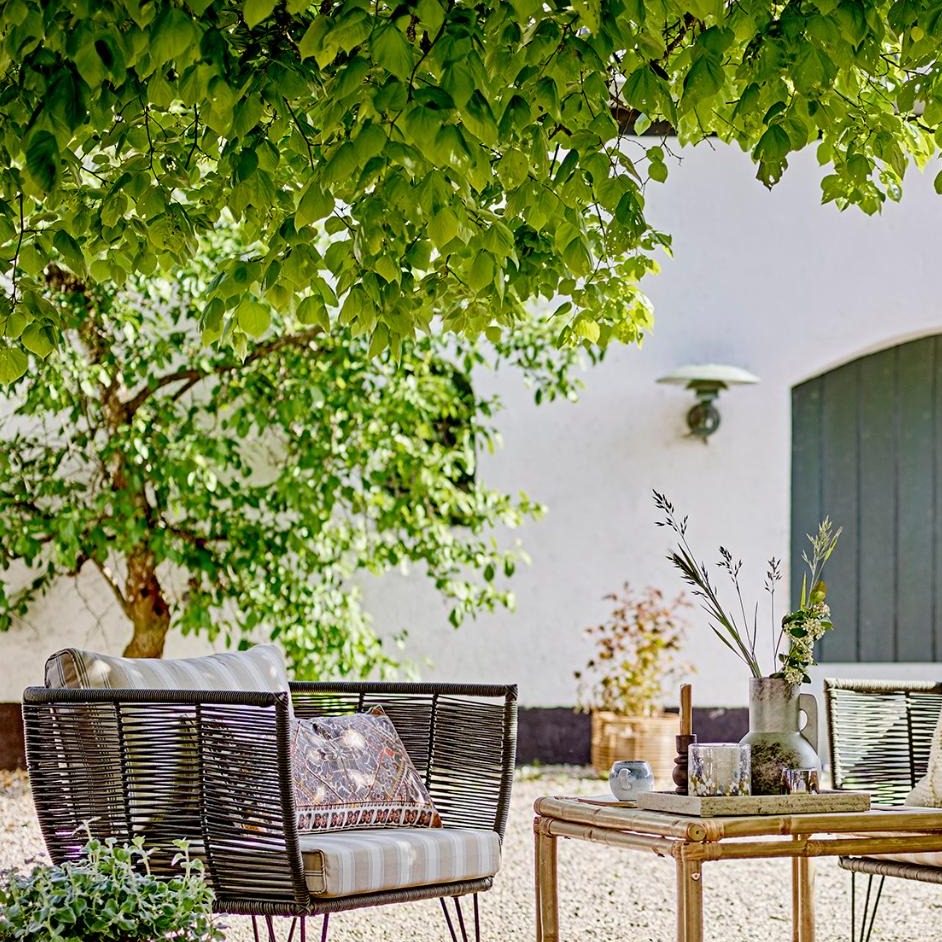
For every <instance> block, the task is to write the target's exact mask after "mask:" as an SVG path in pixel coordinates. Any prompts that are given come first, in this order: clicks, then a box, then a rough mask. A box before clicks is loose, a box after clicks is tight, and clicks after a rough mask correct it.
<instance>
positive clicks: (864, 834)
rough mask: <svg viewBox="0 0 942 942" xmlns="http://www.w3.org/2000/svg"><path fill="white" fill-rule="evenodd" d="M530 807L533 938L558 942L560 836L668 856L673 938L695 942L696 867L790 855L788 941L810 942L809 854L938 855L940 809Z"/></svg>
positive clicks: (699, 904)
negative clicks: (726, 811) (721, 811)
mask: <svg viewBox="0 0 942 942" xmlns="http://www.w3.org/2000/svg"><path fill="white" fill-rule="evenodd" d="M533 807H534V810H535V811H536V818H535V819H534V821H533V832H534V843H535V852H536V939H537V942H559V938H560V935H559V906H558V899H557V870H556V839H557V838H559V837H570V838H576V839H578V840H582V841H589V842H590V843H597V844H609V845H611V846H613V847H623V848H625V849H626V850H642V851H647V852H649V853H650V852H651V851H653V852H654V853H656V854H658V855H659V856H662V857H673V858H674V861H675V864H676V874H677V904H676V905H677V940H678V942H702V939H703V883H702V879H701V876H702V873H701V871H702V867H703V864H704V862H705V861H708V860H735V859H740V860H741V859H747V858H766V857H788V858H791V861H792V920H793V922H792V926H793V928H792V939H793V942H814V874H813V867H812V860H813V858H814V857H832V856H845V855H850V856H872V855H874V854H886V853H901V852H907V853H914V852H917V851H942V809H939V808H906V809H891V808H874V809H871V810H869V811H842V812H831V813H827V814H824V813H814V814H794V813H789V814H773V815H767V814H763V815H752V814H750V815H741V816H735V817H732V816H730V817H702V818H701V817H691V816H686V815H680V814H677V813H670V812H665V811H651V810H640V809H638V808H632V807H624V806H622V805H616V804H611V805H607V806H606V805H604V804H598V803H591V802H590V801H589V800H586V799H578V798H553V797H544V798H538V799H537V800H536V802H534V806H533Z"/></svg>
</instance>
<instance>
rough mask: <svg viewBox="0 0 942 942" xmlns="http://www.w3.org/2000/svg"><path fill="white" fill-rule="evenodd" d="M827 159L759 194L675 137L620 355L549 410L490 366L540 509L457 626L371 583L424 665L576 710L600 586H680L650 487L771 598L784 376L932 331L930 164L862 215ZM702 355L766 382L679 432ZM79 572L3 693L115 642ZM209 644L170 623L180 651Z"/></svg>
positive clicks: (710, 548) (710, 683)
mask: <svg viewBox="0 0 942 942" xmlns="http://www.w3.org/2000/svg"><path fill="white" fill-rule="evenodd" d="M820 173H821V171H820V169H819V168H818V167H817V165H816V164H815V161H814V158H813V155H811V154H808V155H804V156H803V157H801V158H799V159H795V160H793V166H792V168H791V169H790V170H789V171H788V173H787V174H786V176H785V178H784V180H783V181H782V183H781V184H780V185H779V186H777V187H776V189H775V190H774V191H772V192H768V191H766V190H765V189H764V188H763V187H762V186H761V185H760V184H759V183H758V182H757V181H755V179H754V169H753V168H752V167H751V165H750V164H749V161H748V159H747V158H746V157H745V156H743V155H741V154H740V153H739V152H738V151H735V150H731V149H727V148H724V147H722V146H721V145H716V146H714V147H710V146H701V147H699V148H697V149H695V150H689V151H685V152H684V153H683V159H682V161H681V164H680V166H675V167H673V168H672V173H671V177H670V179H669V181H668V183H667V184H665V185H663V186H654V187H652V188H651V189H650V191H649V194H648V199H649V213H650V217H651V218H652V219H653V220H655V221H656V222H657V223H658V224H659V225H660V226H661V227H662V228H663V229H665V230H667V231H669V232H671V233H672V234H673V237H674V257H673V259H665V260H664V264H663V272H662V273H661V275H659V276H658V277H656V278H654V279H651V280H650V282H649V283H648V285H647V289H648V293H649V295H650V296H651V298H652V299H653V301H654V303H655V307H656V318H657V321H656V327H655V330H654V331H653V333H652V334H651V336H650V337H649V338H648V339H647V341H646V342H645V344H644V346H643V348H642V349H640V350H638V349H633V348H632V349H617V350H612V351H611V352H610V354H609V355H608V356H607V358H606V360H605V361H604V362H603V364H601V365H600V366H598V367H596V368H594V369H593V370H592V371H591V372H588V373H587V374H586V376H585V383H586V389H585V391H584V393H583V395H582V398H581V401H580V402H579V403H577V404H570V403H554V404H551V405H545V406H541V407H539V408H537V407H535V406H534V405H533V404H532V400H531V398H530V394H529V393H528V392H527V391H526V390H525V389H524V388H523V387H522V385H521V384H520V383H519V381H518V380H517V379H516V378H515V377H513V376H512V375H511V374H509V373H507V374H498V375H497V376H496V377H494V378H493V379H491V380H489V381H488V382H492V383H494V384H495V387H496V388H498V389H500V391H501V392H502V393H503V395H504V398H505V401H506V403H507V409H506V411H505V412H504V413H502V415H501V416H500V417H499V424H500V426H501V428H502V430H503V436H504V443H505V444H504V448H503V450H502V451H501V452H499V453H498V454H497V455H495V456H493V457H485V458H483V459H482V469H483V471H482V473H483V474H484V475H485V476H486V478H487V480H489V481H490V482H492V483H494V484H496V485H499V486H502V487H505V488H508V489H510V490H512V491H516V490H518V489H522V490H525V491H527V492H528V493H529V494H530V495H531V496H533V497H534V498H536V499H538V500H540V501H542V502H544V503H546V504H547V505H548V507H549V513H548V514H547V516H546V517H545V518H544V519H543V520H542V521H539V522H537V523H534V524H530V525H528V526H527V527H525V528H524V529H522V530H521V531H520V533H519V534H518V535H519V536H520V538H521V539H522V540H523V542H524V544H525V547H526V549H527V551H528V552H529V554H530V556H531V557H532V564H531V565H530V566H528V567H523V568H521V569H520V570H518V574H517V576H516V577H515V578H514V581H513V585H514V589H515V592H516V594H517V598H518V605H517V610H516V612H515V613H512V614H510V613H497V614H494V615H490V616H486V617H482V618H481V619H479V620H478V621H477V622H474V623H468V624H466V625H465V626H463V627H462V628H461V629H460V630H458V631H455V630H453V629H451V628H449V627H448V625H447V622H446V621H445V611H444V609H443V607H442V605H441V603H440V602H439V601H438V600H437V599H436V598H435V596H434V595H433V594H432V593H431V592H430V591H429V590H428V589H426V588H425V587H424V586H422V585H421V584H420V583H419V582H418V580H410V579H404V578H403V579H394V580H393V581H392V584H390V583H389V582H385V583H383V584H382V585H371V586H368V587H367V588H368V592H367V597H368V599H369V602H370V605H371V608H372V611H373V614H374V616H375V619H376V624H377V626H378V627H380V628H388V629H389V630H390V631H395V630H399V629H400V628H402V627H408V628H409V639H408V646H407V648H406V650H405V651H404V652H403V653H404V655H405V656H407V657H411V658H412V659H413V660H416V661H418V662H420V663H424V662H425V661H430V662H431V663H430V664H427V665H424V666H423V667H422V675H423V676H424V677H426V678H428V679H468V680H480V681H495V682H496V681H514V682H516V683H518V684H519V685H520V699H521V703H522V704H523V705H526V706H559V705H571V704H572V703H573V702H574V700H575V682H574V680H573V676H572V672H573V670H574V668H576V667H578V666H581V665H582V663H583V662H584V661H585V659H586V657H587V655H588V648H587V646H586V643H585V641H584V639H583V637H582V632H581V629H582V628H583V627H584V626H585V625H588V624H590V623H593V622H596V621H598V620H600V619H601V618H603V617H604V616H605V615H606V614H607V606H606V604H605V603H604V602H603V601H602V596H603V595H604V594H605V593H606V592H609V591H612V590H613V589H615V588H617V587H618V586H619V585H620V584H621V583H622V581H623V580H625V579H629V580H631V582H632V583H633V584H635V585H636V586H642V585H644V584H646V583H651V584H656V585H658V586H661V587H662V588H664V589H665V590H666V591H667V592H669V593H673V592H674V591H677V590H679V589H680V588H681V583H680V580H679V576H677V574H676V573H675V572H674V570H673V569H672V568H671V566H670V564H669V563H668V562H667V561H666V560H665V558H664V556H665V553H666V551H667V549H668V547H669V545H670V540H669V534H668V533H667V532H666V531H665V530H663V529H660V528H657V527H655V526H654V521H655V519H656V518H657V513H656V511H655V509H654V507H653V504H652V501H651V490H652V488H657V489H658V490H661V491H664V492H666V493H667V494H668V495H669V496H670V497H671V499H672V500H673V501H674V503H675V504H676V505H677V507H678V508H679V509H680V510H681V512H683V513H688V514H689V515H690V518H691V520H690V538H691V542H692V543H693V545H694V548H695V549H696V550H697V551H698V553H699V554H701V555H703V556H704V557H705V558H706V559H708V560H712V559H713V558H715V555H716V548H717V546H718V545H719V544H721V543H722V544H723V545H725V546H728V547H729V548H730V549H731V550H732V551H733V552H734V553H735V554H736V555H738V556H741V557H742V558H743V559H744V561H745V568H744V573H743V581H744V586H745V588H746V589H747V591H748V592H749V593H751V594H752V595H753V597H754V598H756V599H762V600H763V601H764V596H763V594H762V592H761V586H762V582H763V578H764V574H765V561H766V560H767V559H768V557H769V556H770V555H776V556H780V557H784V558H785V559H786V561H787V556H788V542H789V475H790V468H789V461H790V458H789V455H790V438H791V426H790V422H791V418H790V413H789V406H790V390H791V387H792V385H794V384H795V383H798V382H800V381H802V380H804V379H807V378H808V377H810V376H813V375H816V374H818V373H820V372H822V371H824V370H826V369H828V368H830V367H832V366H834V365H836V364H838V363H841V362H844V361H846V360H850V359H853V358H854V357H856V356H859V355H860V354H861V353H864V352H868V351H872V350H875V349H879V348H881V347H884V346H888V345H891V344H894V343H897V342H899V341H901V340H905V339H910V338H912V337H915V336H918V335H920V334H924V333H934V332H937V331H940V330H942V300H940V296H939V293H938V289H937V282H936V279H935V277H933V276H934V275H935V274H936V268H937V266H938V261H937V259H938V252H937V249H936V248H935V245H936V242H935V239H934V238H933V235H934V234H935V233H937V232H939V231H940V223H942V199H940V198H939V197H937V196H935V194H934V193H933V190H932V182H931V175H929V176H927V177H922V176H920V175H919V174H918V172H916V171H915V170H913V171H911V174H910V176H909V178H908V180H907V187H906V195H905V197H904V201H903V203H902V204H901V205H890V206H888V207H887V208H886V209H885V211H884V213H883V215H882V216H880V217H877V218H867V217H865V216H863V215H862V214H861V213H860V212H859V211H856V210H849V211H847V212H845V213H840V212H838V211H837V210H836V209H835V208H834V207H833V206H827V207H822V206H820V205H819V196H818V178H819V175H820ZM696 362H720V363H729V364H733V365H736V366H741V367H744V368H746V369H748V370H750V371H751V372H753V373H755V374H757V375H758V376H759V377H760V379H761V382H760V383H759V384H758V385H756V386H748V387H739V388H735V389H733V390H730V391H728V392H725V393H723V394H722V395H721V397H720V399H719V402H718V407H719V410H720V412H721V414H722V425H721V427H720V429H719V431H718V432H717V433H716V434H715V436H714V437H713V438H712V439H711V441H710V443H709V444H708V445H703V444H701V443H700V442H699V441H696V440H693V439H690V438H688V437H685V435H684V432H685V431H686V426H685V423H684V415H685V413H686V411H687V409H688V408H689V406H690V405H691V404H692V403H693V396H692V394H690V393H688V392H687V391H685V390H682V389H681V388H678V387H672V386H664V385H659V384H657V383H656V379H657V378H658V377H659V376H662V375H664V374H665V373H667V372H669V371H670V370H671V369H673V368H675V367H677V366H680V365H682V364H686V363H696ZM836 522H837V523H840V521H836ZM838 551H839V550H838ZM787 584H788V580H787V573H786V578H785V580H784V581H783V586H787ZM81 587H82V595H84V596H85V597H86V598H87V599H88V600H90V602H91V614H89V613H88V612H86V611H85V608H84V605H83V602H82V598H81V597H80V595H79V594H77V593H76V591H75V589H74V587H73V585H72V584H71V583H66V584H63V586H62V587H61V588H60V589H59V590H58V591H57V592H56V593H55V594H54V595H53V596H52V597H51V598H50V599H49V600H48V601H47V602H46V603H45V604H44V605H43V607H42V609H41V610H40V611H37V612H36V613H35V616H34V618H33V622H34V623H35V624H36V625H37V626H41V630H39V629H27V630H24V631H17V632H13V633H10V634H7V635H0V664H2V665H3V669H2V670H0V700H16V699H18V698H19V695H20V692H21V690H22V688H23V686H25V685H26V684H27V683H32V682H37V681H39V680H40V677H41V666H42V662H43V660H44V658H45V656H46V655H47V654H48V653H49V652H50V651H51V650H53V649H54V648H56V647H61V646H63V645H66V644H80V645H87V646H90V647H95V646H100V647H103V648H107V649H109V650H114V651H117V650H120V648H121V647H122V645H123V641H124V635H125V630H124V628H123V626H121V625H120V621H119V620H118V619H117V618H116V614H115V608H114V605H113V602H112V601H111V600H110V599H109V598H108V597H107V596H106V594H105V593H104V592H103V591H102V590H101V589H100V588H99V587H98V586H97V585H96V584H95V581H94V578H93V577H89V578H88V579H85V578H83V580H82V586H81ZM782 595H783V597H784V592H783V593H782ZM780 614H781V611H779V615H780ZM692 618H693V620H694V623H695V629H694V630H693V631H692V632H691V636H690V641H689V645H688V650H687V652H686V655H687V658H688V659H689V660H692V661H693V662H695V663H696V664H697V665H698V672H697V674H696V675H695V676H694V677H693V678H692V679H693V683H694V701H695V705H699V706H706V705H713V706H733V705H743V704H744V703H745V699H746V673H745V669H744V668H743V667H742V666H741V665H740V664H739V662H737V661H735V660H734V659H733V658H732V656H731V655H728V654H726V652H725V649H724V648H723V647H722V646H721V645H720V643H719V641H717V639H716V638H714V637H713V635H712V634H711V633H710V631H709V630H708V629H707V627H706V623H705V621H704V619H703V618H702V617H700V616H699V613H698V612H696V611H694V612H693V613H692ZM50 627H53V628H54V629H55V634H54V635H53V634H52V633H50V631H49V630H48V629H49V628H50ZM835 630H838V631H839V630H840V626H837V627H836V629H835ZM202 650H205V645H203V644H202V643H200V642H193V641H188V640H186V639H180V638H175V639H174V640H173V641H172V643H171V644H170V646H169V648H168V654H170V655H178V654H183V653H190V652H194V651H202ZM832 668H833V673H843V674H844V675H845V676H850V675H852V674H853V675H856V676H864V675H865V674H866V675H871V676H877V675H879V676H886V675H887V674H895V675H899V674H905V673H908V674H910V675H912V676H935V675H936V674H937V673H938V670H937V666H935V665H928V666H926V665H921V666H918V667H917V666H906V665H902V666H893V667H891V668H885V667H884V668H879V669H876V668H874V669H871V670H864V669H863V668H861V667H858V666H854V667H852V668H847V669H844V668H843V667H842V666H840V665H829V668H828V670H827V671H824V672H823V673H830V672H832ZM769 669H770V670H771V665H770V666H769ZM821 673H822V672H818V674H817V675H816V676H820V675H821Z"/></svg>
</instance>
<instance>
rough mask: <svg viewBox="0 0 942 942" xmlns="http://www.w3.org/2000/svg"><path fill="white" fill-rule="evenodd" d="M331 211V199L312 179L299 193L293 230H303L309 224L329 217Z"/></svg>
mask: <svg viewBox="0 0 942 942" xmlns="http://www.w3.org/2000/svg"><path fill="white" fill-rule="evenodd" d="M333 211H334V200H333V197H332V196H330V194H329V193H325V192H324V191H323V190H322V189H321V185H320V182H319V181H318V180H316V179H313V180H311V181H310V182H309V183H308V184H307V186H306V187H305V188H304V190H303V191H302V192H301V199H300V200H298V208H297V210H295V214H294V226H295V229H299V230H300V229H303V228H304V227H305V226H307V225H310V223H312V222H316V221H317V220H318V219H323V218H324V217H325V216H329V215H330V214H331V213H332V212H333Z"/></svg>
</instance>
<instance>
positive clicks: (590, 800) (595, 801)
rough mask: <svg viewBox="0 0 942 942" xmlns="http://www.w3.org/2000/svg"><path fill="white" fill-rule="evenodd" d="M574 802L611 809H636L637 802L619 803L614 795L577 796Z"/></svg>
mask: <svg viewBox="0 0 942 942" xmlns="http://www.w3.org/2000/svg"><path fill="white" fill-rule="evenodd" d="M576 801H581V802H582V803H583V804H585V805H605V806H611V807H613V808H637V807H638V802H637V801H619V800H618V799H617V798H616V797H615V796H614V795H577V796H576Z"/></svg>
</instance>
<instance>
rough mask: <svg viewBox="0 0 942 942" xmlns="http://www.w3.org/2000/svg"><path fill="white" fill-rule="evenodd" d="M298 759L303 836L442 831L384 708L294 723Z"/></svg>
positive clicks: (297, 799)
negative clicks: (394, 830) (401, 829)
mask: <svg viewBox="0 0 942 942" xmlns="http://www.w3.org/2000/svg"><path fill="white" fill-rule="evenodd" d="M291 761H292V769H293V776H294V803H295V809H296V811H297V817H298V830H299V831H322V830H331V831H334V830H342V829H351V828H383V827H387V828H388V827H413V828H415V827H441V826H442V819H441V817H440V816H439V814H438V811H436V810H435V805H434V804H433V803H432V799H431V797H430V795H429V793H428V790H427V789H426V788H425V784H424V783H423V782H422V779H421V778H420V777H419V773H418V772H417V771H416V768H415V766H414V765H413V764H412V760H411V759H410V758H409V754H408V753H407V752H406V748H405V746H404V745H403V744H402V740H401V739H400V738H399V734H398V733H397V732H396V728H395V727H394V726H393V724H392V721H391V720H390V719H389V717H388V716H386V713H385V711H384V710H383V708H382V707H373V708H372V709H371V710H370V711H369V712H367V713H352V714H346V715H344V716H321V717H316V718H313V719H303V720H302V719H296V720H294V723H293V728H292V737H291Z"/></svg>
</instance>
